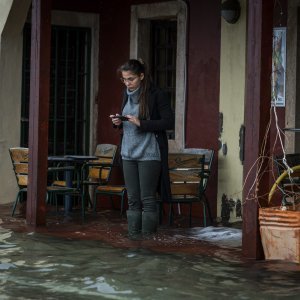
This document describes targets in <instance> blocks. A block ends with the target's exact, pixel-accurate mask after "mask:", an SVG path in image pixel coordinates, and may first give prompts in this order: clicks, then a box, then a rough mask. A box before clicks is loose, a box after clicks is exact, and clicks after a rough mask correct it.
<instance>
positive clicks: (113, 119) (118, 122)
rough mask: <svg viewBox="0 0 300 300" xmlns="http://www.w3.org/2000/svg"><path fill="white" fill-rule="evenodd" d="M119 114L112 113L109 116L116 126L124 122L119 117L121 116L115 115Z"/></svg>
mask: <svg viewBox="0 0 300 300" xmlns="http://www.w3.org/2000/svg"><path fill="white" fill-rule="evenodd" d="M117 115H118V114H116V115H110V116H109V117H110V118H111V121H112V123H113V124H114V125H116V126H120V125H121V124H122V121H121V120H120V119H119V118H115V116H117Z"/></svg>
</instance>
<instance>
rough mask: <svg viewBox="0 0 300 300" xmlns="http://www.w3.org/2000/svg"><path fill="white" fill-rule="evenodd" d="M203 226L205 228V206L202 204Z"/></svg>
mask: <svg viewBox="0 0 300 300" xmlns="http://www.w3.org/2000/svg"><path fill="white" fill-rule="evenodd" d="M202 204H203V226H204V227H206V205H205V203H204V202H203V203H202Z"/></svg>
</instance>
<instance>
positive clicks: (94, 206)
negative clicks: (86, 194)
mask: <svg viewBox="0 0 300 300" xmlns="http://www.w3.org/2000/svg"><path fill="white" fill-rule="evenodd" d="M96 206H97V192H96V191H95V194H94V203H93V211H94V214H96Z"/></svg>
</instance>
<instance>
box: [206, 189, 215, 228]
mask: <svg viewBox="0 0 300 300" xmlns="http://www.w3.org/2000/svg"><path fill="white" fill-rule="evenodd" d="M204 199H205V200H204V201H205V206H206V208H207V212H208V216H209V221H210V224H211V225H212V224H213V223H214V222H213V218H212V215H211V211H210V206H209V202H208V199H207V197H206V195H205V194H204Z"/></svg>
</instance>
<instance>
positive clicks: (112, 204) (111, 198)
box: [109, 195, 115, 209]
mask: <svg viewBox="0 0 300 300" xmlns="http://www.w3.org/2000/svg"><path fill="white" fill-rule="evenodd" d="M109 199H110V203H111V206H112V208H113V209H115V205H114V201H113V196H112V195H110V196H109Z"/></svg>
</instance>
